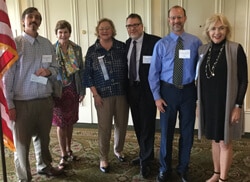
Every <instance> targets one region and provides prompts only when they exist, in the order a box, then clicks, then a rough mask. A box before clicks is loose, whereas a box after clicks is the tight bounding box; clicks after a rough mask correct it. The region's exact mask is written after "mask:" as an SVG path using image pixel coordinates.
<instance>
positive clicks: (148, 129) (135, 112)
mask: <svg viewBox="0 0 250 182" xmlns="http://www.w3.org/2000/svg"><path fill="white" fill-rule="evenodd" d="M129 104H130V108H131V114H132V119H133V124H134V130H135V133H136V137H137V141H138V144H139V146H140V154H139V157H140V162H141V165H148V162H149V161H150V160H153V159H154V139H155V118H156V106H155V102H154V99H153V96H152V94H151V91H150V90H149V89H148V90H147V89H145V88H144V87H142V85H140V84H137V85H132V86H130V89H129Z"/></svg>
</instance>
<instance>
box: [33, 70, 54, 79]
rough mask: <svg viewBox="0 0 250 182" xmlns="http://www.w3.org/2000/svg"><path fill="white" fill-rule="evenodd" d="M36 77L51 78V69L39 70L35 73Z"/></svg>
mask: <svg viewBox="0 0 250 182" xmlns="http://www.w3.org/2000/svg"><path fill="white" fill-rule="evenodd" d="M35 74H36V76H45V77H47V76H50V75H51V72H50V70H49V69H46V68H39V69H38V70H37V71H36V72H35Z"/></svg>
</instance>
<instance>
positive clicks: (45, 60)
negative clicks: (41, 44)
mask: <svg viewBox="0 0 250 182" xmlns="http://www.w3.org/2000/svg"><path fill="white" fill-rule="evenodd" d="M42 63H52V55H43V56H42Z"/></svg>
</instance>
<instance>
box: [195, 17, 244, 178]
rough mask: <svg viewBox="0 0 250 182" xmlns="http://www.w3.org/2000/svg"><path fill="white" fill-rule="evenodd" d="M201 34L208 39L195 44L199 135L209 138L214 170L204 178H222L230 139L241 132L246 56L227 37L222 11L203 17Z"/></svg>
mask: <svg viewBox="0 0 250 182" xmlns="http://www.w3.org/2000/svg"><path fill="white" fill-rule="evenodd" d="M204 34H205V37H206V38H207V39H208V43H207V44H205V45H203V46H201V47H200V48H199V55H200V58H201V59H200V63H199V70H198V107H199V122H200V125H199V126H200V128H199V137H201V135H202V134H204V135H205V136H206V138H207V139H210V140H212V158H213V165H214V169H213V170H214V173H213V175H212V177H211V178H209V179H208V180H207V182H217V181H219V182H222V181H227V179H228V171H229V169H230V166H231V164H232V159H233V146H232V140H234V139H239V138H240V137H241V135H242V132H243V126H244V117H243V115H242V114H243V113H244V112H243V101H244V96H245V93H246V89H247V83H248V80H247V79H248V76H247V60H246V55H245V53H244V50H243V48H242V46H241V45H240V44H239V43H236V42H232V41H230V40H229V39H230V36H231V26H230V23H229V22H228V20H227V18H226V17H225V16H223V15H222V14H214V15H212V16H211V17H210V18H208V19H207V21H206V24H205V29H204Z"/></svg>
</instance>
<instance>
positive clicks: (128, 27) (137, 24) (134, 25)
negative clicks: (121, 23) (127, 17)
mask: <svg viewBox="0 0 250 182" xmlns="http://www.w3.org/2000/svg"><path fill="white" fill-rule="evenodd" d="M140 24H141V23H135V24H128V25H126V28H127V29H131V28H137V27H138V26H139V25H140Z"/></svg>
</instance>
